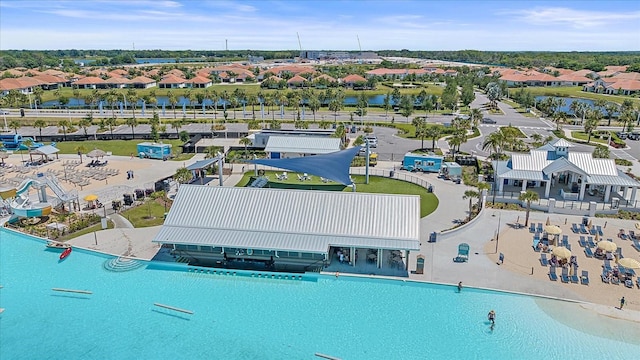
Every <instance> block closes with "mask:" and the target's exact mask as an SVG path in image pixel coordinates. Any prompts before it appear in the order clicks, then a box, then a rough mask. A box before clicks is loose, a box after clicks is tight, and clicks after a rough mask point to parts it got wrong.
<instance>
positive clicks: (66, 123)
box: [58, 119, 71, 141]
mask: <svg viewBox="0 0 640 360" xmlns="http://www.w3.org/2000/svg"><path fill="white" fill-rule="evenodd" d="M58 127H59V128H61V129H62V134H63V135H62V138H63V139H64V140H65V141H67V129H68V128H70V127H71V123H70V122H69V120H66V119H65V120H60V121H58Z"/></svg>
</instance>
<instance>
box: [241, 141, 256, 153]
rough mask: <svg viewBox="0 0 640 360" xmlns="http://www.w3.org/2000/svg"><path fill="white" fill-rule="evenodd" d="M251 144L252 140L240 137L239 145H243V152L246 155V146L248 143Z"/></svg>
mask: <svg viewBox="0 0 640 360" xmlns="http://www.w3.org/2000/svg"><path fill="white" fill-rule="evenodd" d="M251 144H253V142H252V141H251V139H249V138H246V137H245V138H242V139H240V145H244V154H245V155H247V154H249V150H248V149H247V147H248V146H249V145H251Z"/></svg>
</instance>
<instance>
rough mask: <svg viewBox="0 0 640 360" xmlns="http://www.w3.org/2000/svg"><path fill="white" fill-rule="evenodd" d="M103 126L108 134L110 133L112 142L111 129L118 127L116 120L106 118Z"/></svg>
mask: <svg viewBox="0 0 640 360" xmlns="http://www.w3.org/2000/svg"><path fill="white" fill-rule="evenodd" d="M105 124H106V125H107V126H108V127H109V132H110V133H111V140H113V128H114V127H115V126H117V125H118V120H116V118H115V117H111V118H108V119H107V121H105Z"/></svg>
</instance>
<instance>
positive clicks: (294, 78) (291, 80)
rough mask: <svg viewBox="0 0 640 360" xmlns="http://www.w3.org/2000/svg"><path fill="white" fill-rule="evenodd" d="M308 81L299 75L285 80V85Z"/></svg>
mask: <svg viewBox="0 0 640 360" xmlns="http://www.w3.org/2000/svg"><path fill="white" fill-rule="evenodd" d="M307 81H309V80H307V79H305V78H303V77H302V76H300V75H296V76H294V77H292V78H291V79H289V80H287V84H302V83H304V82H307Z"/></svg>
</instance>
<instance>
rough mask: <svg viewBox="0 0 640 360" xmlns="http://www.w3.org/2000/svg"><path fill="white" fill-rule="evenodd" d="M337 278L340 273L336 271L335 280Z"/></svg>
mask: <svg viewBox="0 0 640 360" xmlns="http://www.w3.org/2000/svg"><path fill="white" fill-rule="evenodd" d="M338 276H340V273H339V272H338V271H336V279H337V278H338Z"/></svg>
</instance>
